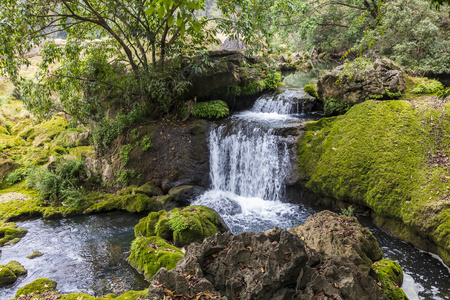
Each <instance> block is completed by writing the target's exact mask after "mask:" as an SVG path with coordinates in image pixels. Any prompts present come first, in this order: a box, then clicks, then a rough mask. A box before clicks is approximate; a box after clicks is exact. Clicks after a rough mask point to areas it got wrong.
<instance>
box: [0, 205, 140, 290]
mask: <svg viewBox="0 0 450 300" xmlns="http://www.w3.org/2000/svg"><path fill="white" fill-rule="evenodd" d="M142 217H143V216H142V215H138V214H127V213H120V212H114V213H105V214H98V215H91V216H77V217H71V218H64V219H54V220H43V219H38V220H33V221H26V222H21V223H19V222H18V223H17V224H18V225H19V227H20V228H24V229H27V230H28V233H27V234H26V235H25V237H23V238H22V239H21V240H20V242H19V243H17V244H15V245H13V246H6V247H2V248H1V250H2V253H1V254H0V265H1V264H7V263H8V262H10V261H12V260H16V261H18V262H19V263H21V264H22V265H23V266H24V267H25V269H27V270H28V274H27V275H26V276H22V277H19V279H18V281H17V282H16V283H14V284H13V285H12V286H9V287H6V288H3V289H0V299H10V298H13V297H14V295H15V293H16V292H17V290H18V288H19V287H21V286H23V285H25V284H28V283H31V282H32V281H34V280H36V279H38V278H42V277H46V278H49V279H52V280H55V281H56V282H57V283H58V286H57V290H58V291H59V292H61V293H74V292H84V293H88V294H91V295H95V296H101V295H105V294H108V293H116V294H121V293H123V292H125V291H128V290H143V289H145V288H147V287H148V282H146V281H145V280H144V277H143V276H142V275H141V274H139V273H137V272H136V271H135V270H134V269H133V268H132V267H131V266H130V265H129V264H128V263H127V261H126V258H127V257H128V255H129V254H128V251H129V250H130V245H131V241H132V240H133V239H134V226H135V225H136V224H137V223H138V222H139V220H140V219H141V218H142ZM34 251H40V252H42V253H44V255H43V256H40V257H37V258H34V259H28V258H26V257H27V256H28V255H29V254H31V253H32V252H34Z"/></svg>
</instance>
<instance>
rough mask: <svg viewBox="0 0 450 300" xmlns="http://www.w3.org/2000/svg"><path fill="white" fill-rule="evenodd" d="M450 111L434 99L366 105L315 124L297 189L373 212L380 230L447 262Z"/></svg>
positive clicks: (304, 139)
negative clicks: (364, 207)
mask: <svg viewBox="0 0 450 300" xmlns="http://www.w3.org/2000/svg"><path fill="white" fill-rule="evenodd" d="M449 116H450V107H449V105H448V104H445V103H442V102H439V101H437V100H435V99H433V98H429V99H428V100H420V101H365V102H363V103H361V104H358V105H355V106H353V107H352V108H351V109H350V110H349V111H348V112H347V113H346V114H345V115H342V116H338V117H333V118H324V119H321V120H319V121H317V122H310V123H308V124H307V125H306V126H305V127H304V130H303V132H302V133H301V137H300V138H299V142H298V148H297V154H298V155H297V159H298V173H299V179H298V184H299V185H300V186H302V187H304V188H306V189H307V190H309V191H312V192H314V193H317V194H320V195H322V196H327V197H331V198H334V199H336V200H339V201H346V202H352V203H357V204H360V205H363V206H366V207H369V208H370V209H372V210H373V211H374V212H375V214H376V218H375V221H376V222H377V223H378V225H380V226H382V227H385V228H386V229H388V230H389V231H390V232H392V233H394V234H395V235H397V236H399V237H401V238H403V239H405V240H406V241H409V242H411V243H413V244H414V245H416V246H418V247H419V248H422V249H424V250H427V251H431V252H434V253H437V254H438V255H439V256H440V257H441V258H442V259H443V260H444V262H445V263H446V264H447V265H450V184H449V183H448V178H450V160H449V158H448V156H447V154H450V146H449V145H450V118H449Z"/></svg>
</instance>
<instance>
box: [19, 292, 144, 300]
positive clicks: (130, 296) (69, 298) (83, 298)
mask: <svg viewBox="0 0 450 300" xmlns="http://www.w3.org/2000/svg"><path fill="white" fill-rule="evenodd" d="M147 293H148V290H143V291H129V292H126V293H125V294H122V295H120V296H115V295H114V294H107V295H105V296H101V297H94V296H91V295H88V294H85V293H72V294H60V293H58V292H54V291H52V292H50V291H47V292H46V293H45V295H44V294H42V293H41V295H40V297H41V298H39V299H42V298H44V297H46V298H45V299H59V300H105V299H114V300H140V299H145V297H146V296H147ZM16 297H17V295H16ZM17 299H23V298H17ZM33 299H34V298H33Z"/></svg>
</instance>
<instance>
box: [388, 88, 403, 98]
mask: <svg viewBox="0 0 450 300" xmlns="http://www.w3.org/2000/svg"><path fill="white" fill-rule="evenodd" d="M384 91H385V92H386V95H387V96H388V97H389V98H390V99H396V98H398V97H400V96H401V95H402V92H395V93H393V92H390V91H389V90H388V89H384Z"/></svg>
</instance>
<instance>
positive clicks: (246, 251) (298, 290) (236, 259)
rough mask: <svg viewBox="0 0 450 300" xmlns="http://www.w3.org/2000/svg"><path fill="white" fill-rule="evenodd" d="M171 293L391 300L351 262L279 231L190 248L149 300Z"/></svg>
mask: <svg viewBox="0 0 450 300" xmlns="http://www.w3.org/2000/svg"><path fill="white" fill-rule="evenodd" d="M310 257H312V259H310ZM167 290H169V291H171V292H172V293H173V294H176V295H184V296H186V297H193V296H195V295H198V294H197V293H198V292H199V291H203V293H208V294H209V295H210V296H217V297H218V298H217V299H248V300H250V299H258V300H265V299H267V300H269V299H271V300H273V299H277V300H288V299H289V300H291V299H329V298H332V299H377V300H378V299H387V298H386V296H384V294H383V293H382V292H381V291H380V290H379V289H378V286H377V284H376V282H375V281H374V280H373V279H372V278H371V277H369V276H368V275H366V274H364V273H362V272H361V271H360V269H359V268H358V267H356V266H355V265H354V264H353V263H351V262H350V261H348V260H347V259H345V258H341V257H334V258H330V259H327V260H323V259H322V258H321V257H320V255H319V254H318V253H317V252H315V251H314V250H311V249H305V244H304V242H303V241H302V240H301V239H300V237H298V236H297V235H295V234H293V233H290V232H288V231H286V230H282V229H280V228H274V229H272V230H269V231H267V232H266V233H252V232H244V233H241V234H240V235H237V236H234V235H232V234H231V233H229V232H227V233H218V234H215V235H213V236H212V237H210V238H207V239H205V240H203V243H202V244H198V243H193V244H191V245H189V246H188V248H187V251H186V255H185V257H184V258H183V259H182V260H181V261H180V262H179V263H178V265H177V268H176V270H170V271H167V270H166V269H160V270H159V271H158V273H157V274H156V275H155V277H154V281H153V284H152V285H151V286H150V289H149V298H150V299H163V298H164V296H167ZM333 297H335V298H333Z"/></svg>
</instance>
